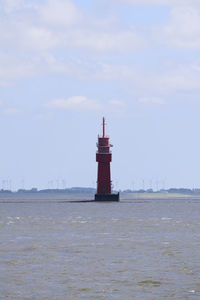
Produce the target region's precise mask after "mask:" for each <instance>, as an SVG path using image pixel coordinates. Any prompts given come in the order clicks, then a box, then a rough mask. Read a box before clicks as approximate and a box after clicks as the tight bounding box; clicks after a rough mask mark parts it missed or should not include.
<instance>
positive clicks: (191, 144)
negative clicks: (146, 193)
mask: <svg viewBox="0 0 200 300" xmlns="http://www.w3.org/2000/svg"><path fill="white" fill-rule="evenodd" d="M103 116H105V118H106V123H107V128H106V130H107V133H108V135H109V136H110V138H111V143H112V144H113V145H114V147H113V148H112V152H113V162H112V164H111V174H112V180H113V186H114V188H115V189H129V188H131V189H133V188H134V189H140V188H145V189H147V188H153V189H159V188H169V187H186V188H187V187H189V188H200V138H199V128H200V117H199V116H200V1H199V0H84V1H83V0H0V134H1V148H0V188H12V189H13V190H16V189H18V188H31V187H37V188H39V189H41V188H67V187H75V186H76V187H77V186H83V187H96V174H97V163H96V161H95V153H96V142H97V135H98V134H99V133H101V131H102V130H101V124H102V117H103Z"/></svg>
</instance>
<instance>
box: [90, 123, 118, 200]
mask: <svg viewBox="0 0 200 300" xmlns="http://www.w3.org/2000/svg"><path fill="white" fill-rule="evenodd" d="M110 147H112V145H111V144H110V139H109V137H108V136H106V135H105V118H103V135H102V137H100V136H98V143H97V148H98V150H97V153H96V161H97V162H98V174H97V193H96V195H95V200H96V201H119V193H118V194H112V188H111V183H112V182H111V177H110V162H111V161H112V152H111V151H110Z"/></svg>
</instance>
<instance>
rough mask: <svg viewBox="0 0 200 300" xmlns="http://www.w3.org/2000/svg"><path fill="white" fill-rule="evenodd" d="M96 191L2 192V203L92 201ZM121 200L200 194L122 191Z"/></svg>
mask: <svg viewBox="0 0 200 300" xmlns="http://www.w3.org/2000/svg"><path fill="white" fill-rule="evenodd" d="M94 194H95V193H94V192H90V193H89V192H87V193H86V192H84V193H81V192H79V193H58V192H50V193H49V192H43V193H38V192H36V193H35V192H34V193H31V192H26V193H22V192H12V193H6V192H4V193H2V192H0V203H30V202H38V203H39V202H60V203H64V202H72V201H74V202H75V201H83V202H84V201H90V200H93V199H94ZM120 200H121V202H123V201H124V202H126V201H128V202H129V201H133V202H134V201H150V200H158V201H159V200H163V201H164V200H197V201H200V195H199V194H198V195H192V194H181V193H137V192H135V193H125V192H122V193H120Z"/></svg>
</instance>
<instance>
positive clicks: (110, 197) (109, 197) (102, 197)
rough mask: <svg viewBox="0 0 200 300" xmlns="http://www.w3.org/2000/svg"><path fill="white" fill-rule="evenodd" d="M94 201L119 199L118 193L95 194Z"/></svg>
mask: <svg viewBox="0 0 200 300" xmlns="http://www.w3.org/2000/svg"><path fill="white" fill-rule="evenodd" d="M94 201H105V202H106V201H119V193H118V194H95V199H94Z"/></svg>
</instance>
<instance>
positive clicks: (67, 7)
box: [38, 0, 82, 26]
mask: <svg viewBox="0 0 200 300" xmlns="http://www.w3.org/2000/svg"><path fill="white" fill-rule="evenodd" d="M38 10H39V15H40V18H41V21H42V22H45V23H48V24H49V25H56V26H59V25H61V26H63V25H72V24H76V23H79V21H80V20H81V19H82V15H81V13H80V12H79V10H78V9H77V7H76V5H75V4H74V1H71V0H48V1H47V2H46V3H45V5H42V6H38Z"/></svg>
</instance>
